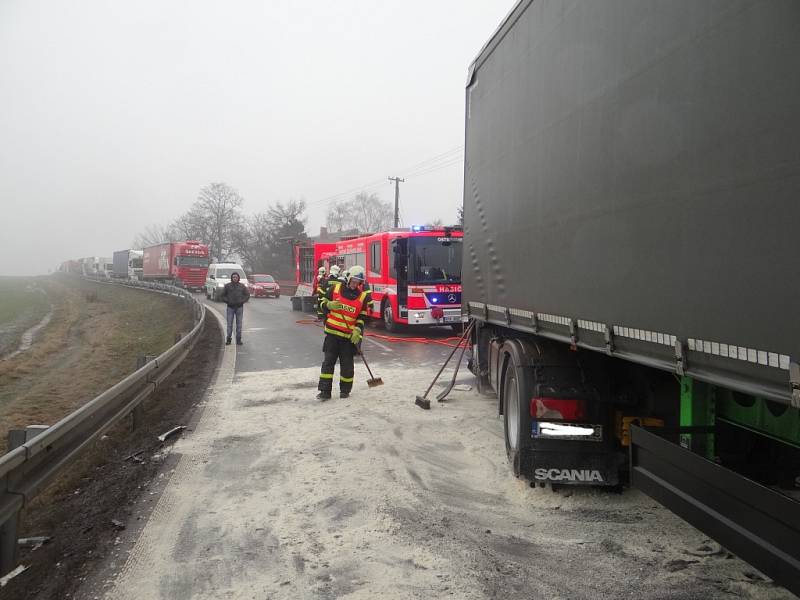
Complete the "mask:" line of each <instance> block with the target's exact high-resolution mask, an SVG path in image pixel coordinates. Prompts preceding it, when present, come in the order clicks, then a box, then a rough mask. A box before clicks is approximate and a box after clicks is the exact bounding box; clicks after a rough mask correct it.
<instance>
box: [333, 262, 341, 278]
mask: <svg viewBox="0 0 800 600" xmlns="http://www.w3.org/2000/svg"><path fill="white" fill-rule="evenodd" d="M339 271H341V269H340V268H339V265H331V275H333V276H334V277H335V276H336V275H338V274H339Z"/></svg>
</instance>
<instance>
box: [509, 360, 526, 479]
mask: <svg viewBox="0 0 800 600" xmlns="http://www.w3.org/2000/svg"><path fill="white" fill-rule="evenodd" d="M530 389H531V388H530V385H528V375H527V374H526V372H525V370H524V369H518V368H517V367H516V365H515V364H514V361H513V358H509V364H508V366H507V367H506V371H505V374H504V376H503V430H504V432H505V440H506V455H507V456H508V462H509V463H510V464H511V469H512V470H513V471H514V475H516V476H517V477H522V476H524V475H528V474H530V473H531V472H532V469H531V467H532V464H533V451H532V448H531V446H532V444H531V414H530V393H529V390H530Z"/></svg>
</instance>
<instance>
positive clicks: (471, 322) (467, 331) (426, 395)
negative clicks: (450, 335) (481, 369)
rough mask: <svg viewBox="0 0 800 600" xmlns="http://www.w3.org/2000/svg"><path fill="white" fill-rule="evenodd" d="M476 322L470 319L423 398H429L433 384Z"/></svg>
mask: <svg viewBox="0 0 800 600" xmlns="http://www.w3.org/2000/svg"><path fill="white" fill-rule="evenodd" d="M474 323H475V321H470V323H469V325H467V328H466V329H465V330H464V333H462V334H461V337H460V338H459V339H458V343H457V344H456V345H455V346H454V347H453V349H452V350H451V351H450V356H448V357H447V360H446V361H444V364H443V365H442V367H441V368H440V369H439V372H438V373H436V377H434V378H433V381H431V384H430V385H429V386H428V389H427V390H425V395H424V396H422V397H423V398H427V397H428V394H429V393H430V391H431V390H432V389H433V386H434V384H435V383H436V380H437V379H439V376H440V375H441V374H442V371H444V368H445V367H446V366H447V363H449V362H450V359H451V358H453V354H455V353H456V350H458V349H459V348H460V347H461V343H462V342H463V341H464V339H465V338H466V337H467V336H468V335H469V332H470V331H471V330H472V325H473V324H474Z"/></svg>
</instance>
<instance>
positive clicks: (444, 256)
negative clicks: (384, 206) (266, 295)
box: [298, 226, 464, 331]
mask: <svg viewBox="0 0 800 600" xmlns="http://www.w3.org/2000/svg"><path fill="white" fill-rule="evenodd" d="M463 235H464V233H463V231H462V230H461V228H459V227H430V226H416V227H412V228H410V229H395V230H392V231H385V232H382V233H375V234H368V235H364V236H359V237H351V238H345V239H343V240H341V241H338V242H335V243H333V244H331V243H326V244H315V245H314V251H313V254H312V253H311V252H309V251H308V250H307V249H305V256H307V257H309V258H311V257H313V261H314V262H311V260H306V262H308V263H309V264H308V265H307V266H306V268H302V265H301V264H300V263H301V260H300V259H301V258H302V256H301V254H298V259H299V260H298V277H300V276H301V273H304V272H308V273H309V274H311V273H312V271H313V272H315V271H316V268H318V267H319V266H324V267H325V268H326V270H328V269H330V266H331V265H334V264H336V265H339V267H341V269H342V270H343V271H345V270H347V268H348V267H351V266H353V265H361V266H363V267H364V269H365V270H366V273H367V283H369V285H370V287H371V289H372V299H373V304H372V307H373V312H372V316H373V317H375V318H378V319H381V318H382V319H383V321H384V325H385V327H386V329H387V331H396V330H397V328H398V326H400V325H450V326H452V327H453V328H454V329H460V327H461V246H462V239H463ZM299 250H300V251H302V250H304V249H299ZM298 283H299V281H298Z"/></svg>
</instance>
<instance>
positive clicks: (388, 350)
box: [366, 337, 394, 352]
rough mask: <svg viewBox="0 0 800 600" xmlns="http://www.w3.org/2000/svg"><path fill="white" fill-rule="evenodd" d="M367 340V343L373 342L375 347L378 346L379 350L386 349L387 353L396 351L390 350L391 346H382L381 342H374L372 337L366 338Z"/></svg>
mask: <svg viewBox="0 0 800 600" xmlns="http://www.w3.org/2000/svg"><path fill="white" fill-rule="evenodd" d="M366 339H367V341H368V342H372V343H373V344H375V345H376V346H378V347H379V348H383V349H384V350H386V351H387V352H394V350H392V349H391V348H389V346H384V345H383V344H381V343H380V342H376V341H375V340H373V339H372V338H370V337H368V338H366Z"/></svg>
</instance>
